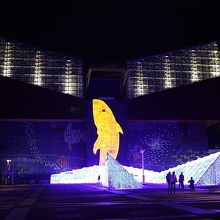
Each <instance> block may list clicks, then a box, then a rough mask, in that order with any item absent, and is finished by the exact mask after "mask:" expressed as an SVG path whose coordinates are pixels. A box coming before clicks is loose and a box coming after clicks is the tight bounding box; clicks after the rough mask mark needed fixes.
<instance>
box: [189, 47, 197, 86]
mask: <svg viewBox="0 0 220 220" xmlns="http://www.w3.org/2000/svg"><path fill="white" fill-rule="evenodd" d="M190 52H191V56H190V62H191V76H190V80H191V82H197V81H199V75H198V69H197V57H196V53H195V50H191V51H190Z"/></svg>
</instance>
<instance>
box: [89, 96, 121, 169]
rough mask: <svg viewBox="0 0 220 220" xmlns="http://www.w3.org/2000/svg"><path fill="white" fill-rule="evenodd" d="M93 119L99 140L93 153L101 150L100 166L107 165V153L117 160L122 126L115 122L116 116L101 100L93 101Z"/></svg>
mask: <svg viewBox="0 0 220 220" xmlns="http://www.w3.org/2000/svg"><path fill="white" fill-rule="evenodd" d="M93 118H94V123H95V126H96V128H97V134H98V138H97V140H96V142H95V143H94V147H93V152H94V154H96V152H97V150H100V159H99V165H104V164H105V159H106V155H107V153H110V154H111V155H112V157H113V158H115V159H116V158H117V155H118V151H119V138H120V134H119V133H122V134H123V131H122V128H121V126H120V125H119V124H118V122H117V121H116V120H115V117H114V114H113V113H112V111H111V109H110V108H109V107H108V105H107V104H106V103H105V102H104V101H102V100H99V99H93Z"/></svg>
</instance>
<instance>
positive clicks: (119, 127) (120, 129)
mask: <svg viewBox="0 0 220 220" xmlns="http://www.w3.org/2000/svg"><path fill="white" fill-rule="evenodd" d="M117 125H118V126H117V127H118V132H120V133H121V134H123V130H122V128H121V126H120V125H119V124H118V123H117Z"/></svg>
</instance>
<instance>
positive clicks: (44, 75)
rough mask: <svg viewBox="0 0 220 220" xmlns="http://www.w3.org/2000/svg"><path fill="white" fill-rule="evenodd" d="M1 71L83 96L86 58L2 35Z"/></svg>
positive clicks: (4, 74)
mask: <svg viewBox="0 0 220 220" xmlns="http://www.w3.org/2000/svg"><path fill="white" fill-rule="evenodd" d="M0 74H1V75H2V76H4V77H10V78H12V79H15V80H21V81H24V82H26V83H30V84H34V85H37V86H41V87H44V88H49V89H52V90H55V91H59V92H62V93H65V94H69V95H72V96H76V97H79V98H83V96H84V80H83V69H82V61H81V60H79V59H77V58H73V57H68V56H64V55H61V54H58V53H55V52H51V51H47V50H43V49H39V48H34V47H32V46H29V45H27V44H24V43H20V42H13V41H9V40H7V39H0Z"/></svg>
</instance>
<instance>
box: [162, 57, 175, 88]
mask: <svg viewBox="0 0 220 220" xmlns="http://www.w3.org/2000/svg"><path fill="white" fill-rule="evenodd" d="M164 73H165V74H164V88H165V89H168V88H172V87H174V86H175V85H174V81H173V80H172V77H171V67H170V60H169V58H168V56H165V59H164Z"/></svg>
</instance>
